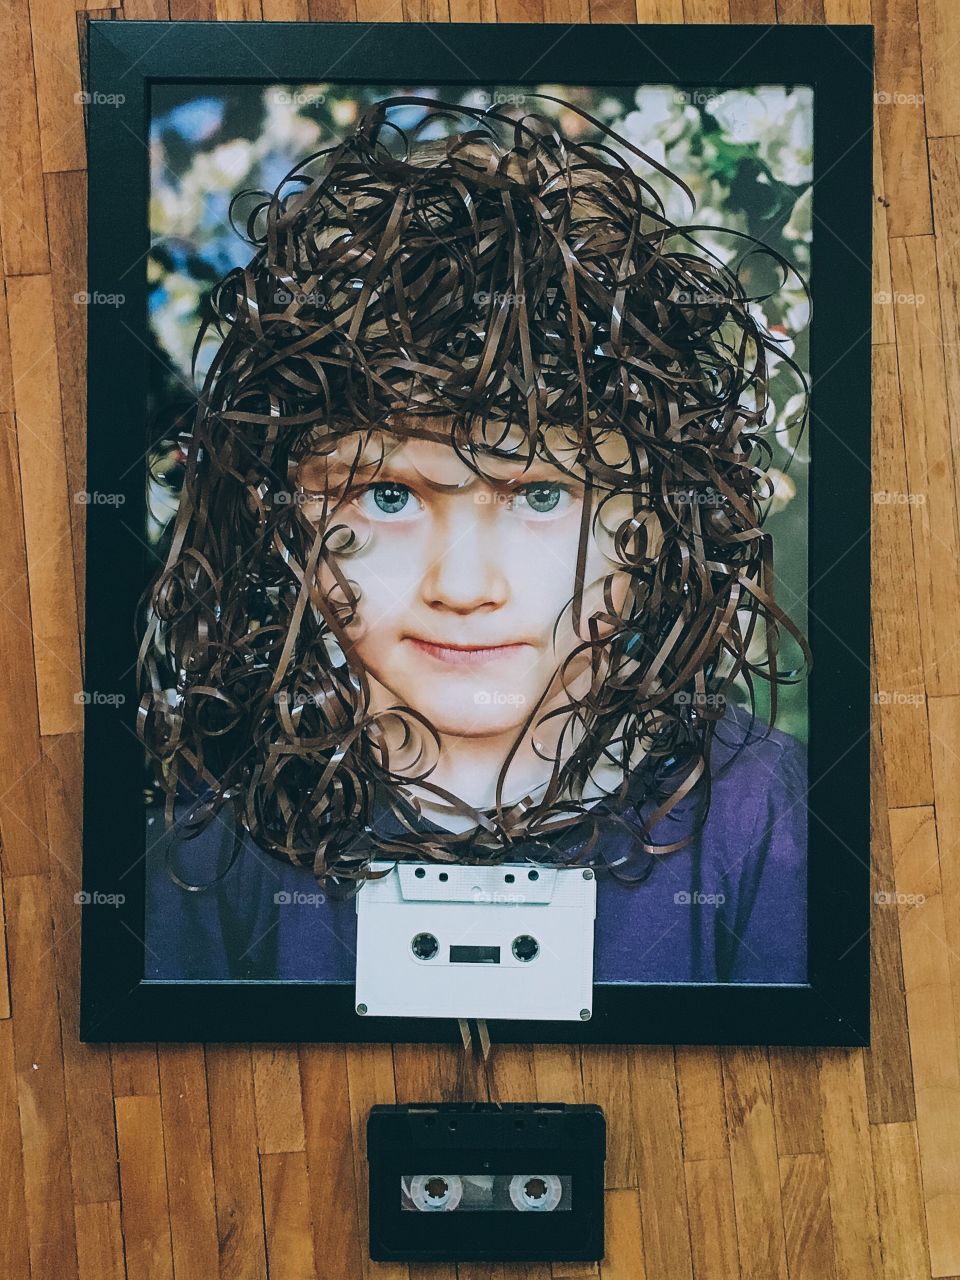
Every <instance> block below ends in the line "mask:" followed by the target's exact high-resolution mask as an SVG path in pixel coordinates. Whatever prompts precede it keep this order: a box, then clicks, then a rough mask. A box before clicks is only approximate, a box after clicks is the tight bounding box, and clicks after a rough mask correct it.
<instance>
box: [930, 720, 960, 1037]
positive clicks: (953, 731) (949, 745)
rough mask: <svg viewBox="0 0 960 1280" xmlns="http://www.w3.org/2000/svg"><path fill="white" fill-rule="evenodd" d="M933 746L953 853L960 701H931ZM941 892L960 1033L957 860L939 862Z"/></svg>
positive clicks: (957, 826) (957, 834) (943, 836)
mask: <svg viewBox="0 0 960 1280" xmlns="http://www.w3.org/2000/svg"><path fill="white" fill-rule="evenodd" d="M930 744H931V748H932V751H933V785H934V796H935V808H936V820H937V834H938V837H939V841H940V847H941V848H942V849H948V850H954V849H957V848H958V847H960V844H958V842H960V794H958V790H957V764H958V762H960V698H931V699H930ZM940 892H941V894H942V896H943V917H944V929H945V932H946V939H947V963H948V966H949V969H950V984H951V987H952V988H953V1016H954V1023H955V1025H956V1027H957V1030H958V1031H960V865H958V860H957V858H956V857H950V856H948V857H945V858H941V860H940Z"/></svg>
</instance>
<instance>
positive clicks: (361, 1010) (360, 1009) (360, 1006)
mask: <svg viewBox="0 0 960 1280" xmlns="http://www.w3.org/2000/svg"><path fill="white" fill-rule="evenodd" d="M366 1012H367V1006H366V1005H365V1004H358V1005H357V1013H359V1014H364V1013H366Z"/></svg>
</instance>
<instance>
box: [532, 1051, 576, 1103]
mask: <svg viewBox="0 0 960 1280" xmlns="http://www.w3.org/2000/svg"><path fill="white" fill-rule="evenodd" d="M533 1073H534V1076H535V1078H536V1081H537V1093H536V1098H537V1101H538V1102H575V1103H576V1102H583V1101H584V1093H583V1073H582V1071H581V1069H580V1046H579V1045H575V1044H543V1045H538V1046H537V1052H536V1053H535V1054H534V1055H533ZM518 1101H526V1102H530V1101H532V1099H530V1098H526V1099H518Z"/></svg>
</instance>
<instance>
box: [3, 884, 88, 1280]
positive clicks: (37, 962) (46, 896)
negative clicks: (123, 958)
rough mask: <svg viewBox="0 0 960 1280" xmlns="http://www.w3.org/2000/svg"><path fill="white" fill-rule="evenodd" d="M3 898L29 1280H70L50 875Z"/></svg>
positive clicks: (12, 888) (72, 1239) (9, 887)
mask: <svg viewBox="0 0 960 1280" xmlns="http://www.w3.org/2000/svg"><path fill="white" fill-rule="evenodd" d="M4 891H5V895H6V902H7V909H8V917H7V930H8V933H7V940H8V944H9V947H10V979H11V986H12V991H11V994H12V998H13V1010H14V1019H13V1028H14V1060H15V1064H16V1080H17V1102H18V1106H19V1111H20V1137H21V1140H22V1143H23V1174H24V1186H25V1192H26V1206H27V1211H26V1221H25V1224H24V1225H25V1228H26V1232H25V1233H26V1236H27V1239H28V1241H29V1245H30V1277H31V1280H70V1278H71V1277H74V1278H75V1277H76V1275H77V1244H76V1236H75V1233H74V1225H73V1188H72V1186H71V1183H70V1161H69V1159H68V1158H66V1157H67V1153H68V1150H69V1147H68V1129H67V1107H66V1096H65V1090H64V1079H63V1052H62V1047H61V1042H60V1023H59V1019H58V1016H57V979H56V968H55V965H54V957H53V948H54V937H53V921H52V919H51V914H50V891H49V886H48V883H47V880H46V877H44V876H14V877H13V878H11V879H8V880H7V881H6V883H5V885H4ZM21 1230H23V1226H21Z"/></svg>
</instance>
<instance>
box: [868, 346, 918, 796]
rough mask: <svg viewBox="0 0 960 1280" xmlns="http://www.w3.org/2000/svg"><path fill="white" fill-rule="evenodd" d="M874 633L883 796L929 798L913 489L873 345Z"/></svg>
mask: <svg viewBox="0 0 960 1280" xmlns="http://www.w3.org/2000/svg"><path fill="white" fill-rule="evenodd" d="M873 386H874V397H873V414H874V416H873V432H874V447H873V456H874V470H873V475H874V510H873V544H872V557H873V578H872V581H873V592H874V600H875V605H876V607H875V611H874V616H873V633H874V637H875V642H876V661H877V685H878V692H877V698H878V701H879V712H880V730H881V737H882V741H883V755H884V763H885V765H886V772H887V793H888V795H887V798H888V802H889V803H890V804H891V805H895V806H896V805H902V804H906V803H908V802H913V803H917V802H918V801H919V802H922V803H931V802H932V800H933V776H932V773H931V768H930V740H929V731H928V728H927V707H926V700H925V697H924V687H923V653H922V649H921V645H920V617H919V606H918V601H917V592H916V587H915V585H914V572H913V541H912V532H911V527H910V507H911V505H912V503H913V502H914V500H915V498H916V495H915V494H912V493H911V491H910V486H909V481H908V479H907V470H906V463H905V460H904V441H903V423H902V420H901V416H900V385H899V381H898V374H897V359H896V352H895V351H894V349H893V348H892V347H889V346H882V347H875V348H874V370H873Z"/></svg>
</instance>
